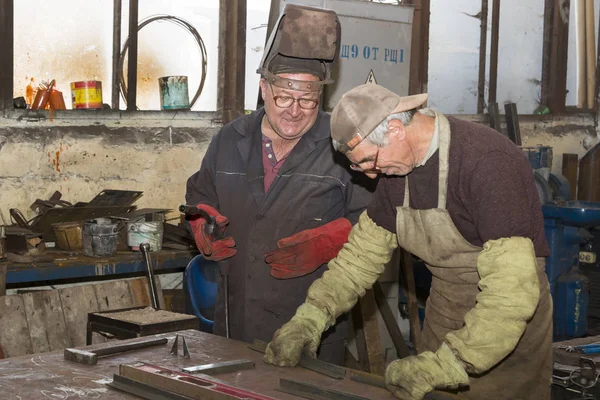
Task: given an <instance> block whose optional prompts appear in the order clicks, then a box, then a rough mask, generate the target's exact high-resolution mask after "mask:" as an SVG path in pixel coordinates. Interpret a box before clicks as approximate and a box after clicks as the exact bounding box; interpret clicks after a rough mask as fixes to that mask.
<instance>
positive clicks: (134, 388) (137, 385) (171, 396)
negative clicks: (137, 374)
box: [106, 374, 189, 400]
mask: <svg viewBox="0 0 600 400" xmlns="http://www.w3.org/2000/svg"><path fill="white" fill-rule="evenodd" d="M106 385H107V386H108V387H111V388H113V389H117V390H120V391H122V392H125V393H129V394H132V395H134V396H138V397H141V398H142V399H145V400H189V397H187V396H182V395H179V394H177V393H173V392H169V391H168V390H163V389H160V388H157V387H154V386H150V385H146V384H145V383H141V382H137V381H134V380H133V379H129V378H125V377H124V376H121V375H117V374H115V375H114V377H113V381H112V382H110V383H107V384H106Z"/></svg>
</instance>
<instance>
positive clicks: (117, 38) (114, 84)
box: [110, 0, 121, 110]
mask: <svg viewBox="0 0 600 400" xmlns="http://www.w3.org/2000/svg"><path fill="white" fill-rule="evenodd" d="M120 55H121V0H114V5H113V49H112V81H111V102H110V106H111V107H112V109H113V110H118V109H119V57H120Z"/></svg>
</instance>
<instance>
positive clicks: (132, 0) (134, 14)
mask: <svg viewBox="0 0 600 400" xmlns="http://www.w3.org/2000/svg"><path fill="white" fill-rule="evenodd" d="M138 10H139V7H138V0H129V57H128V61H127V111H135V110H136V109H137V104H136V103H137V96H136V95H137V58H138V57H137V56H138V54H137V53H138Z"/></svg>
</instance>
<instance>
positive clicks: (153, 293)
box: [140, 243, 160, 310]
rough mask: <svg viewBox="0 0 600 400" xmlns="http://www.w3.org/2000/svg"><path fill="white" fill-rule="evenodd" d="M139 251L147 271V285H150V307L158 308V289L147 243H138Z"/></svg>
mask: <svg viewBox="0 0 600 400" xmlns="http://www.w3.org/2000/svg"><path fill="white" fill-rule="evenodd" d="M140 251H141V252H142V255H143V256H144V261H145V262H146V272H147V273H148V285H149V286H150V300H151V302H152V308H154V309H155V310H158V309H160V303H159V302H158V289H157V288H156V280H155V278H154V269H153V268H152V260H151V259H150V245H149V244H148V243H142V244H140Z"/></svg>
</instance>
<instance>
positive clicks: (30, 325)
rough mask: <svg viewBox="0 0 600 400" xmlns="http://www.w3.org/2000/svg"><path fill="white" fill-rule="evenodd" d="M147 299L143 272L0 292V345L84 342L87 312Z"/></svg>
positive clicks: (21, 347)
mask: <svg viewBox="0 0 600 400" xmlns="http://www.w3.org/2000/svg"><path fill="white" fill-rule="evenodd" d="M159 288H160V287H159ZM161 293H162V292H160V291H159V295H161ZM163 302H164V301H163ZM148 305H150V301H149V296H148V288H147V280H146V278H134V279H127V280H120V281H109V282H102V283H96V284H90V285H81V286H71V287H67V288H62V289H55V290H42V291H36V292H31V293H25V294H19V295H11V296H0V348H2V349H3V350H4V356H5V357H6V358H9V357H16V356H21V355H25V354H33V353H41V352H48V351H53V350H59V349H64V348H65V347H78V346H85V342H86V340H85V339H86V327H87V315H88V313H90V312H96V311H106V310H114V309H119V308H129V307H135V306H148ZM92 340H93V343H104V342H106V341H107V338H105V337H104V336H102V335H100V334H98V333H95V332H94V333H93V338H92Z"/></svg>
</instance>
